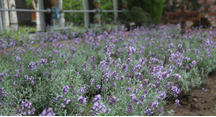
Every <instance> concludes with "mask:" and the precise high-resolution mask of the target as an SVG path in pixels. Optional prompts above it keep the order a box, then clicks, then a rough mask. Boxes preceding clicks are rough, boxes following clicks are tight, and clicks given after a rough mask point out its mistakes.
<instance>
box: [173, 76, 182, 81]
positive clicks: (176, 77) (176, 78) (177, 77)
mask: <svg viewBox="0 0 216 117" xmlns="http://www.w3.org/2000/svg"><path fill="white" fill-rule="evenodd" d="M173 77H174V78H175V81H177V80H178V79H179V78H181V76H180V75H179V74H173Z"/></svg>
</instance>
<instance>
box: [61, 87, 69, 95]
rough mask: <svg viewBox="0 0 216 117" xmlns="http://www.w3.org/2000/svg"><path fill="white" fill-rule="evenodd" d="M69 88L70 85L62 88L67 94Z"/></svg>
mask: <svg viewBox="0 0 216 117" xmlns="http://www.w3.org/2000/svg"><path fill="white" fill-rule="evenodd" d="M69 89H70V88H69V86H68V85H66V86H64V87H63V89H62V92H63V94H67V91H68V90H69Z"/></svg>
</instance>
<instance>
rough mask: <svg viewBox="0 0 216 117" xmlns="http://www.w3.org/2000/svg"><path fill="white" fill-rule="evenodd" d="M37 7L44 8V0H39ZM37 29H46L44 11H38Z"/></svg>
mask: <svg viewBox="0 0 216 117" xmlns="http://www.w3.org/2000/svg"><path fill="white" fill-rule="evenodd" d="M37 1H38V2H37V9H38V10H44V4H43V0H37ZM36 14H37V15H36V16H37V21H36V22H37V31H44V30H45V18H44V13H43V12H37V13H36Z"/></svg>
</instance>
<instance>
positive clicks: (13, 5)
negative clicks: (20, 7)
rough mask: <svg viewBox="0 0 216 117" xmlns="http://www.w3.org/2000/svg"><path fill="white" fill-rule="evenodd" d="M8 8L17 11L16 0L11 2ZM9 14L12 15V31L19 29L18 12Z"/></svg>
mask: <svg viewBox="0 0 216 117" xmlns="http://www.w3.org/2000/svg"><path fill="white" fill-rule="evenodd" d="M8 6H9V9H16V3H15V0H9V1H8ZM9 14H10V26H11V30H17V28H18V19H17V12H16V11H10V13H9Z"/></svg>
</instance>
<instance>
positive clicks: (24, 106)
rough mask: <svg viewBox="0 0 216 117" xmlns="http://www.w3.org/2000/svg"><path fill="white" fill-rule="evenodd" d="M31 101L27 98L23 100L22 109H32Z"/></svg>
mask: <svg viewBox="0 0 216 117" xmlns="http://www.w3.org/2000/svg"><path fill="white" fill-rule="evenodd" d="M31 104H32V103H31V102H29V101H27V100H25V101H21V107H22V110H24V109H30V107H31Z"/></svg>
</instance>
